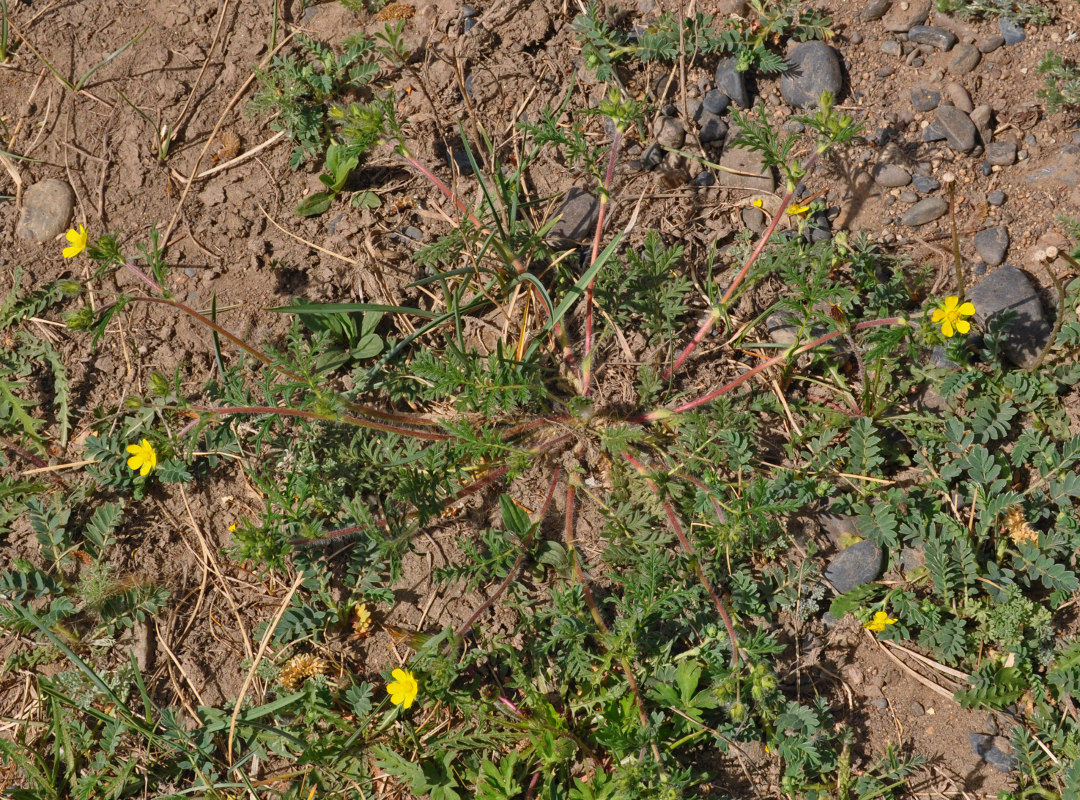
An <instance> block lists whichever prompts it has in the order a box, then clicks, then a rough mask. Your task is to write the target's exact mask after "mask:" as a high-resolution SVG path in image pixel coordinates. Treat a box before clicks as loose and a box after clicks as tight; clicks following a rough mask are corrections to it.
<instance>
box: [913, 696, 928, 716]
mask: <svg viewBox="0 0 1080 800" xmlns="http://www.w3.org/2000/svg"><path fill="white" fill-rule="evenodd" d="M925 713H926V709H925V708H923V705H922V703H920V702H919V701H918V700H912V701H911V714H912V716H915V717H921V716H922V715H923V714H925Z"/></svg>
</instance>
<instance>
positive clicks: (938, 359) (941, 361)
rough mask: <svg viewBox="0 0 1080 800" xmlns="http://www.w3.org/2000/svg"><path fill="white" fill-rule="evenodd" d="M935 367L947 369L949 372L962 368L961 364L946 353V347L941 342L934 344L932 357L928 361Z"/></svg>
mask: <svg viewBox="0 0 1080 800" xmlns="http://www.w3.org/2000/svg"><path fill="white" fill-rule="evenodd" d="M927 363H928V364H929V365H930V366H931V367H933V368H934V369H947V370H949V372H955V371H956V370H958V369H960V365H959V364H957V363H956V362H955V361H953V360H952V359H951V358H949V357H948V356H947V355H945V348H944V347H942V346H941V345H940V344H936V345H934V347H933V349H932V350H931V351H930V359H929V361H928V362H927Z"/></svg>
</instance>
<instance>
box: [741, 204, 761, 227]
mask: <svg viewBox="0 0 1080 800" xmlns="http://www.w3.org/2000/svg"><path fill="white" fill-rule="evenodd" d="M739 216H740V217H741V218H742V221H743V225H745V226H746V227H747V228H749V229H750V230H752V231H753V232H754V233H761V232H762V231H763V230H765V212H763V211H762V210H761V209H760V208H756V207H754V206H746V207H745V208H743V210H742V211H740V212H739Z"/></svg>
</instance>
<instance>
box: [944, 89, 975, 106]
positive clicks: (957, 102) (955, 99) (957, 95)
mask: <svg viewBox="0 0 1080 800" xmlns="http://www.w3.org/2000/svg"><path fill="white" fill-rule="evenodd" d="M945 96H946V97H947V98H949V101H950V102H951V103H952V104H953V105H954V106H956V107H957V108H959V109H960V110H961V111H963V112H965V113H967V114H970V113H971V112H972V111H974V110H975V105H974V104H973V103H972V102H971V95H970V94H968V91H967V89H965V88H964V87H963V86H961V85H960V84H959V83H956V82H955V81H954V82H952V83H947V84H945Z"/></svg>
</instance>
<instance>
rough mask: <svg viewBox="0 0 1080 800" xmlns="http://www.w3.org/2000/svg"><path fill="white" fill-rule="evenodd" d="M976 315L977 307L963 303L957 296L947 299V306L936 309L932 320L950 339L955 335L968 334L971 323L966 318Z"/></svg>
mask: <svg viewBox="0 0 1080 800" xmlns="http://www.w3.org/2000/svg"><path fill="white" fill-rule="evenodd" d="M974 313H975V306H973V305H972V304H971V303H961V302H960V298H959V297H957V296H956V295H952V296H951V297H946V298H945V305H944V306H942V307H941V308H936V309H934V313H933V315H932V316H931V317H930V319H931V320H932V321H933V322H934V324H935V325H940V326H941V332H942V333H943V334H945V335H946V336H948V337H951V336H952V335H953V333H960V334H966V333H967V332H968V331H970V330H971V323H970V322H968V321H967V320H966V319H964V317H970V316H971V315H972V314H974Z"/></svg>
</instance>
